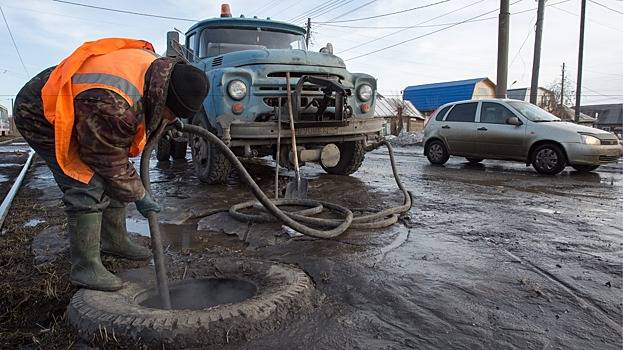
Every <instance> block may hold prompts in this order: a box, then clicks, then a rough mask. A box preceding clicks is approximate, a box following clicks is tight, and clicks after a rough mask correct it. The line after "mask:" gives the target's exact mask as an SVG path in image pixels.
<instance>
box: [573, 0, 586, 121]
mask: <svg viewBox="0 0 623 350" xmlns="http://www.w3.org/2000/svg"><path fill="white" fill-rule="evenodd" d="M585 22H586V0H582V6H581V9H580V43H579V47H578V78H577V86H576V88H575V122H576V123H578V122H579V121H580V106H581V101H580V100H581V97H582V64H583V62H584V23H585Z"/></svg>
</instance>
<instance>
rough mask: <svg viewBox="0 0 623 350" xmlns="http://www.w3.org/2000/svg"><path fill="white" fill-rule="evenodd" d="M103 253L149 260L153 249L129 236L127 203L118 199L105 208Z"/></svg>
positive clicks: (131, 258)
mask: <svg viewBox="0 0 623 350" xmlns="http://www.w3.org/2000/svg"><path fill="white" fill-rule="evenodd" d="M102 253H105V254H110V255H114V256H118V257H121V258H126V259H130V260H147V259H149V258H150V257H151V251H150V250H149V249H147V248H145V247H143V246H141V245H139V244H137V243H134V242H133V241H132V240H131V239H130V237H128V230H127V228H126V225H125V205H124V204H121V203H119V202H116V201H112V200H111V202H110V205H109V206H108V207H107V208H106V209H104V214H103V219H102Z"/></svg>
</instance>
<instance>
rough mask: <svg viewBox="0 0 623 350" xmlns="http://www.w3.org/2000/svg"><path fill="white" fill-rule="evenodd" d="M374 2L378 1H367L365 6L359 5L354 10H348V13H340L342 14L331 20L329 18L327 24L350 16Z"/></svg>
mask: <svg viewBox="0 0 623 350" xmlns="http://www.w3.org/2000/svg"><path fill="white" fill-rule="evenodd" d="M376 1H378V0H371V1H368V2H366V3H365V4H363V5H361V6H358V7H355V8H354V9H352V10H349V11H347V12H344V13H342V14H339V15H337V16H335V17H333V18H330V19H329V20H328V21H327V22H331V21H333V20H336V19H338V18H340V17H342V16H345V15H350V14H352V13H353V12H356V11H358V10H360V9H362V8H364V7H366V6H368V5H370V4H371V3H373V2H376Z"/></svg>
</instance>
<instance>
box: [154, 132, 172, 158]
mask: <svg viewBox="0 0 623 350" xmlns="http://www.w3.org/2000/svg"><path fill="white" fill-rule="evenodd" d="M170 157H171V139H170V138H169V137H167V136H164V137H162V138H161V139H160V140H159V141H158V147H156V159H158V161H159V162H167V161H169V158H170Z"/></svg>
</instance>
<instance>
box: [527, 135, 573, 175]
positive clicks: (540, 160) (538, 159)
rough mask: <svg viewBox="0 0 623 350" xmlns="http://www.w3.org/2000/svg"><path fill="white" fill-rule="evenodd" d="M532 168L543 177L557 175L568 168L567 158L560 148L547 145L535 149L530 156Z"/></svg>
mask: <svg viewBox="0 0 623 350" xmlns="http://www.w3.org/2000/svg"><path fill="white" fill-rule="evenodd" d="M530 159H531V161H532V166H533V167H534V169H535V170H536V171H537V172H538V173H539V174H543V175H556V174H558V173H559V172H561V171H563V169H564V168H565V166H567V157H566V156H565V153H564V152H563V150H562V149H561V148H560V146H558V145H556V144H553V143H545V144H542V145H539V146H537V147H535V148H534V150H533V151H532V154H531V155H530Z"/></svg>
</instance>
